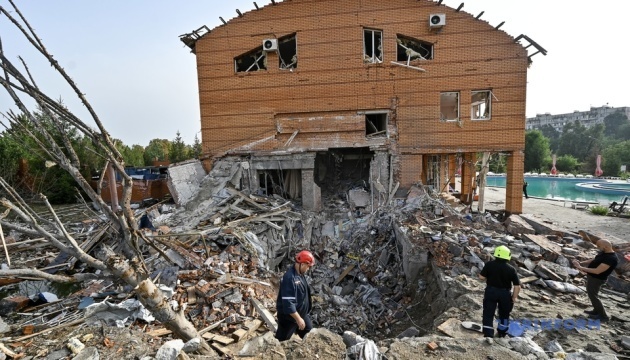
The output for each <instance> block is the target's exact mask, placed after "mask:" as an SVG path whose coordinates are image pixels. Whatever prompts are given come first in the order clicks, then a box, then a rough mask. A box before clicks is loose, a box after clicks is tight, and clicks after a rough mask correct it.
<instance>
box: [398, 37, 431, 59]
mask: <svg viewBox="0 0 630 360" xmlns="http://www.w3.org/2000/svg"><path fill="white" fill-rule="evenodd" d="M396 42H397V43H398V46H397V53H396V61H405V62H406V63H407V65H410V64H411V62H412V61H414V60H433V44H431V43H428V42H426V41H422V40H418V39H414V38H410V37H406V36H403V35H398V38H396Z"/></svg>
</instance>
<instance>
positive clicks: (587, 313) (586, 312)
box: [584, 310, 597, 315]
mask: <svg viewBox="0 0 630 360" xmlns="http://www.w3.org/2000/svg"><path fill="white" fill-rule="evenodd" d="M584 313H585V314H586V315H597V312H596V311H595V310H584Z"/></svg>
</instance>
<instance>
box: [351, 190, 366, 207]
mask: <svg viewBox="0 0 630 360" xmlns="http://www.w3.org/2000/svg"><path fill="white" fill-rule="evenodd" d="M370 198H371V196H370V193H369V192H367V191H365V190H364V189H353V190H350V191H348V203H349V204H350V207H352V208H354V209H356V208H365V207H367V206H368V205H370Z"/></svg>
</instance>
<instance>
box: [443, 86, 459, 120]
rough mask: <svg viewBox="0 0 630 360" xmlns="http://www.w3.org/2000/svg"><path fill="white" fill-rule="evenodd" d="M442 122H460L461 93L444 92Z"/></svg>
mask: <svg viewBox="0 0 630 360" xmlns="http://www.w3.org/2000/svg"><path fill="white" fill-rule="evenodd" d="M440 120H442V121H457V120H459V93H458V92H443V93H441V94H440Z"/></svg>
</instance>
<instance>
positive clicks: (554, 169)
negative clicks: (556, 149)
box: [551, 154, 558, 175]
mask: <svg viewBox="0 0 630 360" xmlns="http://www.w3.org/2000/svg"><path fill="white" fill-rule="evenodd" d="M557 173H558V170H556V155H555V154H554V155H553V165H552V166H551V175H556V174H557Z"/></svg>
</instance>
